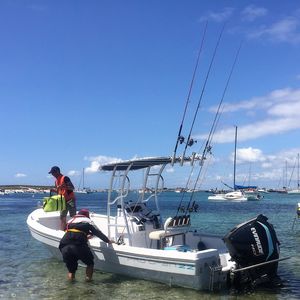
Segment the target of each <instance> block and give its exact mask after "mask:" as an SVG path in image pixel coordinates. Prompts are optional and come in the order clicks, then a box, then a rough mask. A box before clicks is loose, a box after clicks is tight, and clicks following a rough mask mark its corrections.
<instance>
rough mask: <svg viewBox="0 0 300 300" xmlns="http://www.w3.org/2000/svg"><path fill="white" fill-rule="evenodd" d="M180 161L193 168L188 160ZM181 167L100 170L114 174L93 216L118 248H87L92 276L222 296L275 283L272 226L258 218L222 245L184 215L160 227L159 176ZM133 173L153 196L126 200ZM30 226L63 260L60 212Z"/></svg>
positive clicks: (140, 162)
mask: <svg viewBox="0 0 300 300" xmlns="http://www.w3.org/2000/svg"><path fill="white" fill-rule="evenodd" d="M184 161H185V162H190V161H191V158H185V159H184ZM180 162H182V158H176V159H175V160H174V158H171V157H159V158H145V159H137V160H130V161H124V162H118V163H112V164H106V165H103V166H101V170H104V171H108V172H111V180H110V187H109V192H108V199H107V213H106V214H96V213H91V214H90V216H91V220H92V221H93V222H94V224H95V225H96V226H97V227H98V228H99V229H100V230H101V231H102V232H103V233H105V234H106V235H107V236H108V237H109V238H110V239H114V240H115V241H117V243H116V244H112V245H108V244H106V243H104V242H102V241H101V240H100V239H98V238H97V237H93V238H92V239H90V240H89V244H90V247H91V249H92V251H93V253H94V257H95V268H96V269H98V270H101V271H104V272H110V273H117V274H122V275H126V276H130V277H136V278H140V279H146V280H152V281H157V282H161V283H165V284H168V285H170V286H181V287H186V288H192V289H196V290H216V289H220V288H225V287H227V285H228V283H230V282H238V278H240V279H241V280H242V281H243V282H249V281H250V282H251V283H252V284H253V282H259V281H260V280H262V279H263V278H264V279H266V278H269V279H270V278H273V277H274V276H276V271H277V264H278V261H279V250H278V245H279V243H278V241H277V238H276V234H275V231H274V229H273V227H272V225H270V224H269V223H268V222H267V218H266V217H264V216H262V215H260V216H258V217H257V218H255V219H252V220H250V221H248V222H245V223H243V224H240V225H239V226H237V227H236V228H234V229H233V230H232V231H230V232H229V233H228V234H227V235H226V236H225V237H224V238H223V239H222V238H221V237H217V236H214V235H209V234H203V233H201V232H200V231H199V230H197V229H195V228H192V226H191V217H190V215H187V214H185V215H176V216H170V217H168V218H166V219H165V220H163V218H162V215H161V212H160V205H159V193H160V192H161V191H163V189H164V178H163V170H164V169H165V167H166V166H167V165H168V164H172V165H173V164H174V163H180ZM138 170H141V171H142V170H144V171H145V172H142V174H144V175H142V176H143V184H142V185H143V187H142V188H143V189H146V188H147V184H148V183H149V181H151V180H153V178H154V179H155V182H156V183H155V188H154V191H153V193H152V194H149V195H145V194H138V193H129V191H130V183H131V179H133V178H136V172H137V171H138ZM131 171H135V172H131ZM132 173H134V176H132V177H131V176H130V175H131V174H132ZM150 177H151V180H149V179H150ZM152 182H153V181H152ZM117 183H119V185H120V188H119V189H116V184H117ZM116 190H117V192H116ZM129 196H130V197H129ZM134 196H135V197H137V199H136V200H135V201H133V197H134ZM27 224H28V227H29V230H30V232H31V234H32V236H33V237H34V238H35V239H37V240H38V241H40V242H42V243H43V244H44V245H45V246H47V248H48V249H49V250H50V252H51V253H52V254H53V255H54V256H55V257H57V258H58V259H62V256H61V253H60V251H59V249H58V246H59V242H60V239H61V238H62V236H63V234H64V232H63V231H61V230H60V229H59V228H60V221H59V212H49V213H45V212H44V211H43V209H41V208H39V209H36V210H35V211H33V212H32V213H31V214H30V215H29V216H28V218H27ZM249 225H250V226H249ZM240 234H242V236H243V241H241V240H240V238H239V236H240ZM245 237H248V238H246V239H245ZM247 240H248V241H249V242H245V241H247ZM240 247H242V248H240ZM262 263H263V266H261V264H262ZM258 265H259V266H260V267H259V268H258V269H257V266H258ZM248 268H250V269H251V270H250V271H249V270H248ZM244 269H245V270H244ZM256 270H258V271H257V272H256ZM237 274H238V276H237ZM238 284H240V282H238Z"/></svg>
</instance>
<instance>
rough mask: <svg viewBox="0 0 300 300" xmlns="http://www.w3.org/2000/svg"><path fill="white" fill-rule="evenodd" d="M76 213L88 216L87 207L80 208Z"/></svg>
mask: <svg viewBox="0 0 300 300" xmlns="http://www.w3.org/2000/svg"><path fill="white" fill-rule="evenodd" d="M78 215H83V216H86V217H87V218H89V217H90V212H89V210H88V209H86V208H82V209H81V210H80V211H79V212H78Z"/></svg>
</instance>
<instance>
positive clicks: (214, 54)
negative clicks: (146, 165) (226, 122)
mask: <svg viewBox="0 0 300 300" xmlns="http://www.w3.org/2000/svg"><path fill="white" fill-rule="evenodd" d="M224 29H225V24H224V25H223V27H222V30H221V32H220V34H219V37H218V40H217V44H216V46H215V49H214V52H213V56H212V59H211V61H210V64H209V68H208V70H207V73H206V77H205V80H204V84H203V87H202V90H201V94H200V97H199V101H198V104H197V108H196V111H195V113H194V117H193V121H192V124H191V127H190V131H189V135H188V138H187V142H186V144H185V147H184V151H183V155H182V157H184V156H185V153H186V150H187V147H188V146H189V145H191V144H192V143H191V142H192V141H191V134H192V131H193V128H194V124H195V121H196V118H197V115H198V111H199V108H200V104H201V102H202V99H203V95H204V91H205V89H206V84H207V81H208V78H209V75H210V71H211V69H212V65H213V63H214V60H215V57H216V53H217V50H218V48H219V44H220V41H221V38H222V35H223V32H224Z"/></svg>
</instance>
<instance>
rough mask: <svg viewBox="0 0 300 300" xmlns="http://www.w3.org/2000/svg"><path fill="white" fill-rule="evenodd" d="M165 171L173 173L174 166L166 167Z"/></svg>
mask: <svg viewBox="0 0 300 300" xmlns="http://www.w3.org/2000/svg"><path fill="white" fill-rule="evenodd" d="M166 172H167V173H174V172H175V170H174V168H167V169H166Z"/></svg>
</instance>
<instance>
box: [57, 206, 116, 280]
mask: <svg viewBox="0 0 300 300" xmlns="http://www.w3.org/2000/svg"><path fill="white" fill-rule="evenodd" d="M65 232H66V233H65V235H64V236H63V237H62V239H61V241H60V244H59V250H60V251H61V253H62V256H63V260H64V262H65V264H66V266H67V269H68V279H69V280H74V279H75V273H76V270H77V267H78V260H81V261H82V262H83V263H84V264H86V280H87V281H91V280H92V276H93V271H94V257H93V254H92V251H91V249H90V248H89V246H88V238H89V237H90V236H93V235H95V236H97V237H98V238H100V239H101V240H102V241H104V242H105V243H108V244H112V243H114V241H111V240H109V238H108V237H107V236H106V235H105V234H104V233H102V232H101V231H100V230H99V229H97V228H96V227H95V226H94V225H93V223H92V221H91V220H90V213H89V211H88V210H87V209H81V210H80V211H79V212H78V214H77V215H75V216H74V217H73V218H72V219H70V220H69V221H68V223H67V224H66V228H65Z"/></svg>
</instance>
